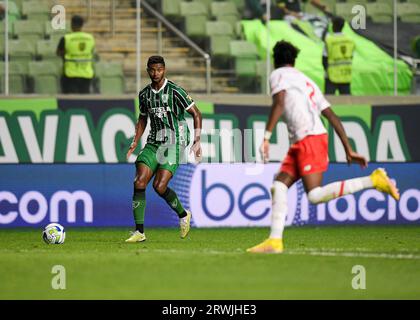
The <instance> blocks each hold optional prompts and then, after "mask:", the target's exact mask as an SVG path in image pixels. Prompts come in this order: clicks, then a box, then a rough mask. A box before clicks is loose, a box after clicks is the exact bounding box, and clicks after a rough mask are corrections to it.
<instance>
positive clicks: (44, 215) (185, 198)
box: [0, 163, 420, 228]
mask: <svg viewBox="0 0 420 320" xmlns="http://www.w3.org/2000/svg"><path fill="white" fill-rule="evenodd" d="M279 166H280V165H279V164H274V163H272V164H267V165H263V164H251V163H248V164H242V163H239V164H200V165H192V164H187V165H181V166H180V168H179V169H178V171H177V173H176V175H175V177H174V178H173V179H172V181H171V184H170V185H171V187H172V188H173V189H174V190H175V191H176V192H177V194H178V196H179V198H180V200H181V202H182V203H183V204H184V206H185V207H186V208H188V209H191V210H192V213H193V225H195V226H197V227H226V226H227V227H240V226H242V227H245V226H269V225H270V210H271V200H270V188H271V184H272V180H273V177H274V175H275V174H276V173H277V172H278V170H279ZM377 167H384V168H386V170H387V171H388V173H389V175H390V176H391V177H392V178H393V179H395V180H396V181H397V184H398V187H399V189H400V192H401V199H400V200H399V201H398V202H397V201H395V200H393V199H392V198H391V197H390V196H388V195H386V194H383V193H381V192H379V191H376V190H373V189H369V190H364V191H361V192H358V193H357V194H355V195H347V196H345V197H343V198H340V199H336V200H333V201H330V202H328V203H326V204H320V205H317V206H314V205H312V204H310V203H309V202H308V199H307V196H306V194H305V192H304V190H303V187H302V184H301V183H297V184H295V185H294V186H293V187H292V188H290V190H289V194H288V208H289V209H288V210H289V211H288V216H287V223H286V224H287V225H331V224H419V223H420V190H419V188H420V187H419V186H420V175H419V174H417V172H420V163H386V164H370V165H369V168H368V169H366V170H362V169H360V168H359V167H358V166H356V165H352V166H347V165H345V164H330V166H329V170H328V172H326V174H325V176H324V183H329V182H332V181H337V180H343V179H349V178H353V177H357V176H364V175H368V174H369V173H370V172H371V171H373V170H374V169H375V168H377ZM134 175H135V170H134V166H133V165H132V164H91V165H89V164H88V165H79V164H72V165H67V164H55V165H44V164H42V165H41V164H40V165H1V166H0V228H6V227H22V226H25V227H26V226H33V227H42V226H44V225H46V224H48V223H50V222H58V223H61V224H63V225H64V226H95V227H102V226H115V227H117V226H127V227H129V226H132V225H133V217H132V210H131V201H132V200H131V197H132V193H133V179H134ZM146 197H147V207H146V218H145V225H146V226H147V227H152V226H159V227H169V226H173V227H176V226H178V218H177V216H176V214H175V213H174V212H172V210H171V209H170V208H169V206H168V205H167V204H166V202H165V201H164V200H162V199H161V198H160V197H159V196H157V194H156V193H155V192H154V190H153V188H152V184H151V183H150V184H149V186H148V189H147V195H146Z"/></svg>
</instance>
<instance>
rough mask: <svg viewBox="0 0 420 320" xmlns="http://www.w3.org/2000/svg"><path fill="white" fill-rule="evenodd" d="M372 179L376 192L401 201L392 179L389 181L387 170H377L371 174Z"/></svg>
mask: <svg viewBox="0 0 420 320" xmlns="http://www.w3.org/2000/svg"><path fill="white" fill-rule="evenodd" d="M370 178H371V179H372V183H373V187H374V188H375V189H376V190H378V191H381V192H385V193H388V194H390V195H391V197H393V198H394V199H395V200H399V199H400V193H399V191H398V189H397V187H396V186H395V185H394V184H393V183H392V181H391V179H389V177H388V175H387V174H386V171H385V169H383V168H378V169H376V170H375V171H373V172H372V173H371V175H370Z"/></svg>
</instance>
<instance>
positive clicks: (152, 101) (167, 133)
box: [139, 79, 194, 145]
mask: <svg viewBox="0 0 420 320" xmlns="http://www.w3.org/2000/svg"><path fill="white" fill-rule="evenodd" d="M193 105H194V101H193V99H192V98H191V97H190V96H189V95H188V93H187V92H186V91H185V90H184V89H183V88H181V87H180V86H178V85H176V84H175V83H174V82H172V81H170V80H168V79H165V82H164V84H163V86H162V88H160V89H159V90H158V91H156V90H154V89H153V88H152V86H151V85H150V84H149V85H148V86H147V87H145V88H144V89H143V90H141V91H140V94H139V106H140V114H141V115H147V116H148V117H149V118H150V133H149V136H148V138H147V142H148V143H153V144H161V143H171V144H174V143H176V144H181V145H188V144H189V142H190V134H189V129H188V126H187V122H186V121H185V117H184V116H185V111H186V110H188V109H189V108H191V107H192V106H193Z"/></svg>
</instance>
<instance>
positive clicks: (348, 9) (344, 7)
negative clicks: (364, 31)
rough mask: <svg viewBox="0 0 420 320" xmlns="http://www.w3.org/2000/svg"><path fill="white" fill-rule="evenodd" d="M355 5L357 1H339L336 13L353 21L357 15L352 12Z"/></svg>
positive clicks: (336, 5)
mask: <svg viewBox="0 0 420 320" xmlns="http://www.w3.org/2000/svg"><path fill="white" fill-rule="evenodd" d="M360 5H362V6H364V7H365V8H366V5H365V4H362V3H360ZM354 6H355V3H346V2H337V3H336V4H335V14H336V15H337V16H341V17H343V18H344V19H345V20H347V21H351V19H352V18H353V17H354V16H355V14H354V13H352V8H353V7H354Z"/></svg>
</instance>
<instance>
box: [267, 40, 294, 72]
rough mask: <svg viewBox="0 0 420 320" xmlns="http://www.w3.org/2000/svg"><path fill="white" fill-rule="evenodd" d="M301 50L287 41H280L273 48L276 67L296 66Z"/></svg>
mask: <svg viewBox="0 0 420 320" xmlns="http://www.w3.org/2000/svg"><path fill="white" fill-rule="evenodd" d="M298 54H299V49H298V48H296V47H295V46H294V45H293V44H291V43H290V42H287V41H284V40H282V41H278V42H277V43H276V45H275V46H274V48H273V56H274V67H275V68H281V67H284V66H286V65H291V66H294V65H295V60H296V57H297V55H298Z"/></svg>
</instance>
